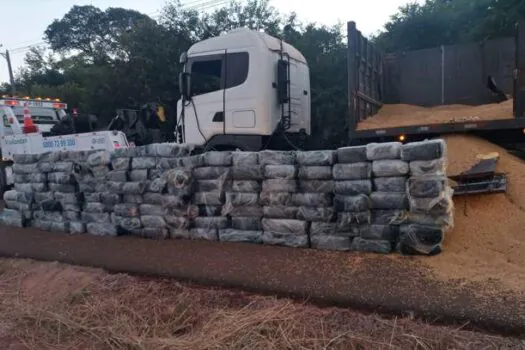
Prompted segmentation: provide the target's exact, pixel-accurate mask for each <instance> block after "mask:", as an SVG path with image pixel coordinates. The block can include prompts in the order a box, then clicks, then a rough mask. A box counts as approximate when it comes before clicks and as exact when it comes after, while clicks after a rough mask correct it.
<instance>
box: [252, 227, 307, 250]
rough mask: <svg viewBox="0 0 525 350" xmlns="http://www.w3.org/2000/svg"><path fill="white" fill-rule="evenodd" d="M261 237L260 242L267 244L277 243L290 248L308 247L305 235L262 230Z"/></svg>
mask: <svg viewBox="0 0 525 350" xmlns="http://www.w3.org/2000/svg"><path fill="white" fill-rule="evenodd" d="M261 238H262V242H263V243H264V244H268V245H278V246H285V247H292V248H307V247H308V236H307V235H295V234H288V233H281V232H270V231H264V232H263V234H262V236H261Z"/></svg>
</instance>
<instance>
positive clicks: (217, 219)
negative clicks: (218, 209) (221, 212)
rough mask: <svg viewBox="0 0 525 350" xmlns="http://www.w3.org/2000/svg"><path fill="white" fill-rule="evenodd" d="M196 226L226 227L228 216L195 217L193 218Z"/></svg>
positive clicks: (209, 227)
mask: <svg viewBox="0 0 525 350" xmlns="http://www.w3.org/2000/svg"><path fill="white" fill-rule="evenodd" d="M193 223H194V225H195V227H196V228H208V229H212V228H213V229H220V228H228V218H226V217H224V216H209V217H196V218H195V219H193Z"/></svg>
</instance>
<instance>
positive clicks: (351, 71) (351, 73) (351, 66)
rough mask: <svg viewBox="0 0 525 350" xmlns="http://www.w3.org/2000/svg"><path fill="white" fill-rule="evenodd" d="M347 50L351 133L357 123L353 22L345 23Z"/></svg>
mask: <svg viewBox="0 0 525 350" xmlns="http://www.w3.org/2000/svg"><path fill="white" fill-rule="evenodd" d="M347 33H348V38H347V39H348V48H347V67H348V69H347V70H348V114H349V115H348V119H349V125H348V131H349V132H350V133H351V132H353V131H354V130H355V128H356V126H357V123H358V116H357V110H356V99H355V96H354V91H355V90H356V82H357V72H356V66H357V65H356V54H355V52H356V49H357V28H356V24H355V22H348V23H347Z"/></svg>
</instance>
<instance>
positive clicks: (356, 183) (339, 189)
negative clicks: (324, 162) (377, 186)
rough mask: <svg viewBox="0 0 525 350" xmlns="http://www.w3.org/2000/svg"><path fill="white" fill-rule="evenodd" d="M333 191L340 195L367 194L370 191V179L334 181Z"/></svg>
mask: <svg viewBox="0 0 525 350" xmlns="http://www.w3.org/2000/svg"><path fill="white" fill-rule="evenodd" d="M334 192H335V193H336V194H341V195H350V196H355V195H360V194H364V195H369V194H370V193H372V181H371V180H347V181H335V188H334Z"/></svg>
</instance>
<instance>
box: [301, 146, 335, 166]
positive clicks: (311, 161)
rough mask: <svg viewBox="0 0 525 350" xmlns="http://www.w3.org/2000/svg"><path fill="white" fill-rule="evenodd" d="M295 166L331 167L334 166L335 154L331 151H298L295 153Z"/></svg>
mask: <svg viewBox="0 0 525 350" xmlns="http://www.w3.org/2000/svg"><path fill="white" fill-rule="evenodd" d="M295 155H296V159H297V164H299V166H301V167H305V166H306V167H307V166H331V165H333V164H334V159H335V152H334V151H331V150H322V151H298V152H296V153H295Z"/></svg>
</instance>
